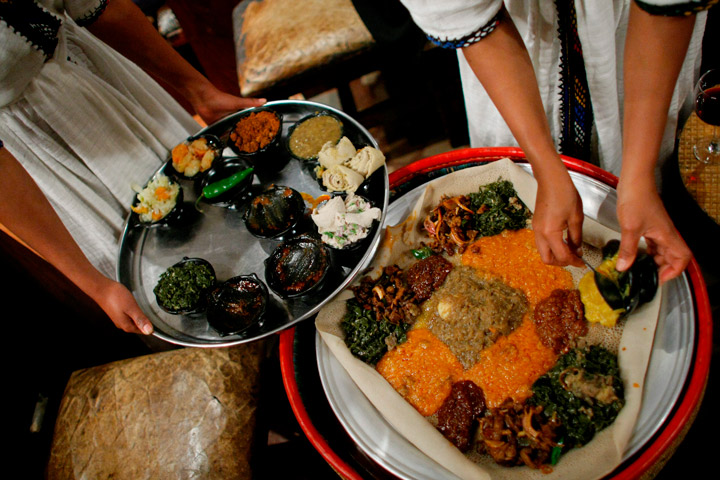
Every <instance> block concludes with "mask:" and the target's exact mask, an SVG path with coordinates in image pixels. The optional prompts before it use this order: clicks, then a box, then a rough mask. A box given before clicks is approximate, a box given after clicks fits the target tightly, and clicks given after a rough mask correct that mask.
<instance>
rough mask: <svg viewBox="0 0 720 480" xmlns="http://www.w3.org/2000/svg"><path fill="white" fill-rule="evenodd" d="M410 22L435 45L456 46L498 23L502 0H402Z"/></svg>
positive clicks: (493, 27) (476, 39) (484, 32)
mask: <svg viewBox="0 0 720 480" xmlns="http://www.w3.org/2000/svg"><path fill="white" fill-rule="evenodd" d="M402 3H403V4H404V5H405V7H406V8H407V9H408V11H409V12H410V14H411V15H412V18H413V21H414V22H415V23H416V24H417V26H418V27H420V28H421V29H422V30H423V32H425V35H427V37H428V38H429V39H430V40H431V41H432V42H433V43H435V44H437V45H440V46H442V47H446V48H460V47H463V46H467V45H470V44H471V43H474V42H477V41H478V40H481V39H482V38H484V37H485V36H487V35H488V34H489V33H490V32H492V31H493V30H494V29H495V27H496V26H497V25H498V14H499V12H500V11H501V10H502V8H503V2H502V0H443V1H437V0H402Z"/></svg>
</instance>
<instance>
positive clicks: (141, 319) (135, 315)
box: [127, 307, 153, 335]
mask: <svg viewBox="0 0 720 480" xmlns="http://www.w3.org/2000/svg"><path fill="white" fill-rule="evenodd" d="M127 316H128V317H130V319H131V320H132V321H133V323H134V324H135V326H137V328H139V329H140V331H141V332H142V333H144V334H145V335H150V334H152V333H153V324H152V323H151V322H150V320H149V319H148V318H147V317H146V316H145V314H144V313H143V312H142V310H140V308H139V307H138V308H133V309H131V310H130V311H129V312H127Z"/></svg>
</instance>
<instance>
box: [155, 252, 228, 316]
mask: <svg viewBox="0 0 720 480" xmlns="http://www.w3.org/2000/svg"><path fill="white" fill-rule="evenodd" d="M214 284H215V271H214V270H213V268H212V266H211V265H210V264H209V263H208V262H207V261H205V260H202V259H200V258H184V259H183V260H182V261H180V262H178V263H176V264H175V265H173V266H172V267H170V268H168V269H167V270H166V271H165V272H163V273H162V274H161V275H160V280H159V281H158V283H157V285H155V288H154V289H153V293H154V294H155V299H156V301H157V303H158V305H159V306H160V308H162V309H163V310H165V311H166V312H168V313H172V314H178V313H190V312H193V311H199V310H200V309H201V308H202V306H203V305H204V294H205V293H206V292H207V291H208V289H209V288H210V287H212V286H213V285H214Z"/></svg>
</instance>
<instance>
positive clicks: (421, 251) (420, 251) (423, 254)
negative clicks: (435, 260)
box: [412, 247, 433, 260]
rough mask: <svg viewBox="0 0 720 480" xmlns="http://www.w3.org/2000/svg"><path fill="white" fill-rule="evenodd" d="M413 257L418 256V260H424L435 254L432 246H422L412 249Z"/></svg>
mask: <svg viewBox="0 0 720 480" xmlns="http://www.w3.org/2000/svg"><path fill="white" fill-rule="evenodd" d="M412 254H413V257H415V258H417V259H418V260H422V259H424V258H427V257H429V256H430V255H432V254H433V251H432V249H431V248H430V247H422V248H417V249H413V250H412Z"/></svg>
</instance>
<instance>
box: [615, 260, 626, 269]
mask: <svg viewBox="0 0 720 480" xmlns="http://www.w3.org/2000/svg"><path fill="white" fill-rule="evenodd" d="M627 267H628V262H627V260H625V259H624V258H619V259H618V261H617V263H616V264H615V269H616V270H618V271H621V272H622V271H623V270H625V269H626V268H627Z"/></svg>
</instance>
